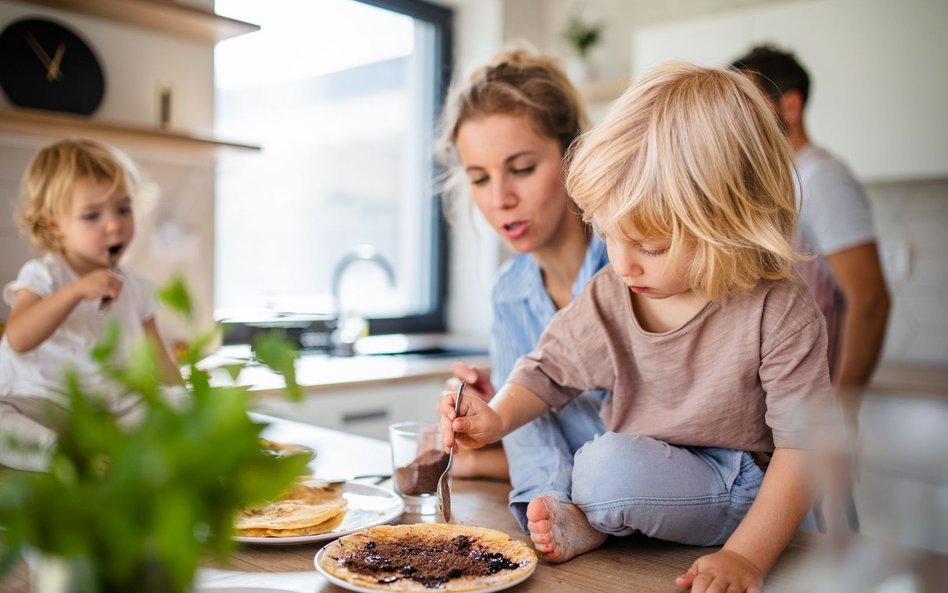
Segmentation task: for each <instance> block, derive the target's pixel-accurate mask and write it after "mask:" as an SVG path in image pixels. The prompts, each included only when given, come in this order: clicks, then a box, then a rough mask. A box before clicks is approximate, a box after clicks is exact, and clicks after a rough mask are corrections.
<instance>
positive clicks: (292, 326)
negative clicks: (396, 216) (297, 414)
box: [220, 0, 454, 350]
mask: <svg viewBox="0 0 948 593" xmlns="http://www.w3.org/2000/svg"><path fill="white" fill-rule="evenodd" d="M355 1H357V2H360V3H362V4H366V5H369V6H374V7H376V8H381V9H383V10H388V11H391V12H394V13H398V14H402V15H405V16H408V17H411V18H413V19H418V20H421V21H425V22H427V23H429V24H431V25H433V28H434V51H433V53H434V55H433V56H432V58H433V60H432V61H433V62H434V63H435V72H433V73H432V74H433V76H432V78H433V83H434V84H433V85H432V87H431V93H433V95H432V96H430V99H431V105H432V107H433V113H432V120H433V121H434V122H435V126H437V122H438V121H439V118H440V115H441V111H442V109H443V106H444V100H445V97H446V95H447V90H448V87H449V85H450V82H451V74H452V72H453V67H454V60H453V58H454V52H453V16H454V11H453V10H452V9H451V8H449V7H445V6H439V5H435V4H432V3H430V2H426V1H425V0H355ZM419 133H430V134H431V135H432V137H433V136H434V135H435V133H436V130H435V129H431V130H419ZM429 158H430V162H431V163H432V167H431V171H432V178H431V179H430V187H431V188H432V193H431V196H430V200H431V203H430V206H431V207H430V208H429V209H428V215H429V216H430V221H429V222H430V224H429V225H427V227H426V228H427V232H429V233H430V242H429V244H430V245H431V249H430V253H429V256H430V264H431V265H430V270H429V290H430V293H429V299H428V302H429V303H430V304H431V308H430V309H429V310H428V311H426V312H424V313H419V314H409V315H402V316H397V317H371V316H370V317H367V318H366V322H367V323H368V334H369V335H381V334H419V333H445V332H446V331H447V295H448V275H449V261H450V252H451V249H450V242H449V236H448V225H447V221H446V219H445V215H444V208H443V198H442V192H441V191H440V190H439V188H438V182H437V180H438V179H439V178H440V173H441V167H440V165H439V164H438V163H437V159H436V158H435V155H434V151H432V154H431V155H429ZM220 321H221V322H222V323H224V324H225V325H227V326H228V331H227V332H226V335H225V338H224V343H225V344H238V343H247V342H249V341H251V340H252V337H253V336H254V335H255V334H256V333H257V332H258V331H259V329H260V328H265V327H279V328H283V329H284V330H286V331H287V332H288V334H289V336H290V337H291V339H294V340H297V341H300V342H301V346H303V344H302V341H301V340H300V337H301V336H302V334H310V335H323V336H327V338H326V339H327V340H328V335H329V334H330V333H331V332H332V331H333V330H334V329H335V328H336V325H337V323H338V321H339V320H338V319H336V318H335V316H326V315H321V314H315V315H309V314H299V315H296V314H292V313H283V314H279V315H277V316H276V317H274V318H272V319H266V320H264V319H254V320H252V321H250V320H248V319H247V318H246V317H244V315H242V314H240V313H239V312H238V313H237V315H235V316H234V317H230V318H227V319H221V320H220ZM316 342H317V343H318V342H320V340H319V339H317V340H316ZM327 344H328V342H327ZM304 347H308V346H304ZM314 348H315V349H317V350H318V349H323V348H324V346H322V345H317V346H315V347H314Z"/></svg>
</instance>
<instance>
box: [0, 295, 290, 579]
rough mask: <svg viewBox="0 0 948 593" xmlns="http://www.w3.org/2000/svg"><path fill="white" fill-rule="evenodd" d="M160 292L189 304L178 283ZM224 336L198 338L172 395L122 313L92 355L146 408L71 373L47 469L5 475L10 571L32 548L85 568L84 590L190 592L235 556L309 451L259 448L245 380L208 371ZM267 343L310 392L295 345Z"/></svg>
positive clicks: (5, 551)
mask: <svg viewBox="0 0 948 593" xmlns="http://www.w3.org/2000/svg"><path fill="white" fill-rule="evenodd" d="M162 300H163V301H164V302H166V303H169V304H170V305H171V306H173V307H174V308H176V310H178V311H180V312H182V313H185V314H187V315H190V313H191V303H190V297H188V295H187V290H186V288H185V287H184V284H183V282H181V281H180V280H177V281H176V282H174V283H172V284H171V285H170V286H169V287H168V288H166V289H165V290H163V292H162ZM214 341H215V333H214V332H207V333H205V334H201V335H198V337H196V338H195V339H193V340H192V341H191V344H190V346H189V348H188V353H187V354H186V356H187V363H188V365H189V366H190V368H191V375H190V378H189V381H188V384H189V387H190V391H189V395H188V397H187V398H186V399H185V400H184V401H180V402H175V403H174V404H173V405H172V404H171V403H170V402H169V401H168V400H167V393H166V391H165V389H164V387H163V386H162V383H161V372H160V371H161V367H160V364H159V358H158V352H157V351H156V350H155V349H154V348H153V347H152V346H151V345H150V344H149V343H148V342H147V341H145V340H143V341H141V342H140V343H136V344H135V345H134V346H133V347H132V348H131V349H129V350H128V351H123V350H122V349H121V348H122V346H121V344H122V342H121V340H120V336H119V331H118V326H117V324H110V325H109V326H108V330H107V332H106V335H105V338H104V339H103V340H102V341H101V342H100V343H99V344H97V345H96V346H95V348H94V350H93V358H94V360H95V361H96V362H97V364H99V366H100V368H101V369H102V373H103V375H104V376H105V377H107V378H109V379H111V380H112V382H114V383H116V384H118V385H119V386H123V387H124V388H125V389H126V390H127V391H128V392H129V396H128V397H135V398H137V400H138V401H137V407H136V410H135V411H136V419H135V420H134V421H129V419H128V418H120V417H119V416H118V415H117V414H116V412H115V411H114V410H115V409H117V407H116V406H115V405H114V404H115V401H114V398H109V397H105V396H104V395H103V394H101V393H98V392H96V391H95V390H94V389H92V388H90V386H89V385H84V384H83V383H82V382H81V380H80V378H79V376H78V375H77V374H75V373H68V374H66V376H65V377H64V384H63V390H62V393H63V395H64V397H65V398H66V400H67V401H68V403H69V406H68V410H67V411H66V412H61V413H60V415H59V417H57V418H55V419H52V418H51V419H50V423H51V425H52V426H53V427H54V428H55V430H56V432H57V444H56V447H55V450H54V451H53V453H52V456H51V461H50V463H51V465H50V471H49V472H48V473H40V474H22V475H21V474H14V475H10V476H7V475H2V476H0V477H2V479H0V525H2V526H4V528H5V529H2V530H0V541H2V542H3V546H2V556H0V574H2V571H3V570H4V569H8V568H9V566H10V565H11V563H13V562H14V561H15V558H16V554H17V553H18V552H19V551H20V550H22V549H25V548H27V547H28V548H32V549H34V550H38V551H41V552H42V553H44V554H48V555H51V556H56V557H59V558H62V559H65V560H66V561H67V562H68V563H69V564H70V566H72V567H74V568H76V569H77V570H79V573H77V574H76V575H74V576H75V577H76V578H77V579H79V580H78V581H76V582H77V583H79V584H78V585H77V586H78V587H80V588H82V590H90V591H91V590H98V591H133V590H134V591H147V592H150V591H162V592H163V593H164V592H171V593H177V592H183V591H186V590H188V585H189V583H190V582H191V581H192V580H193V578H194V574H195V571H196V568H197V565H198V562H199V561H200V559H201V558H202V555H203V554H204V553H206V552H213V553H214V554H216V555H218V557H219V558H224V557H226V555H227V554H229V553H230V552H231V551H232V550H233V547H234V542H233V540H232V538H231V534H232V532H233V518H234V515H235V513H236V512H237V511H238V509H241V508H244V507H246V506H248V505H252V504H256V503H259V502H261V501H263V500H266V499H268V498H271V497H273V496H276V495H277V494H279V493H280V492H282V491H284V490H285V489H286V488H287V487H288V486H289V485H290V484H291V483H292V481H293V480H294V479H295V478H297V477H298V476H300V475H302V473H303V472H305V471H306V464H307V461H308V459H307V458H306V457H305V456H293V457H288V458H284V459H275V458H272V457H270V456H267V455H265V454H264V453H263V452H262V450H261V446H260V441H259V435H260V431H261V430H262V428H263V427H262V426H261V425H260V424H257V423H255V422H253V421H252V420H251V419H250V417H249V416H248V409H249V406H250V405H251V402H252V398H253V396H252V394H251V393H250V392H249V390H248V388H246V387H240V386H231V387H215V386H212V385H211V384H210V382H209V379H208V376H207V374H206V373H204V372H202V371H200V370H198V367H197V363H198V362H199V361H200V358H201V356H203V352H204V350H205V349H207V348H209V347H210V346H211V345H212V344H213V343H214ZM256 347H257V357H258V359H260V360H261V361H262V362H265V364H268V365H269V366H271V368H273V369H274V370H275V371H277V372H279V373H281V374H282V375H283V376H284V378H285V379H286V383H287V393H288V394H291V395H292V396H293V397H295V398H299V397H301V396H302V392H301V390H300V388H299V386H298V385H297V383H296V375H295V369H294V363H295V360H296V351H295V349H294V347H293V345H292V344H291V343H290V342H289V341H288V340H286V339H285V338H284V337H283V336H280V335H276V334H273V335H268V336H264V337H263V338H262V339H261V340H259V341H258V343H257V346H256ZM228 370H229V371H230V372H239V369H234V368H232V369H228ZM124 401H125V400H123V402H124ZM118 407H124V408H126V409H127V407H128V405H127V404H126V405H124V406H118Z"/></svg>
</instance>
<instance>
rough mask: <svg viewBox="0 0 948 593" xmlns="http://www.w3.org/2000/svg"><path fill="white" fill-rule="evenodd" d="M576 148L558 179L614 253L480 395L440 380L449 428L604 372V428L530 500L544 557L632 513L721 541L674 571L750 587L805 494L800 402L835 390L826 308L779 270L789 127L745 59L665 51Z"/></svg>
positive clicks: (524, 406) (503, 425) (504, 429)
mask: <svg viewBox="0 0 948 593" xmlns="http://www.w3.org/2000/svg"><path fill="white" fill-rule="evenodd" d="M571 157H572V158H571V161H570V166H569V172H568V176H567V189H568V191H569V193H570V195H571V196H572V198H573V199H574V200H575V201H576V203H577V205H578V206H579V207H580V208H581V209H582V211H583V215H584V217H585V219H586V220H587V221H589V222H591V223H592V224H593V225H594V227H595V228H596V229H597V231H598V232H599V233H600V234H601V235H602V237H603V238H604V239H605V242H606V245H607V249H608V253H609V260H610V262H611V264H612V270H608V269H604V270H602V271H601V272H599V273H598V274H597V275H596V276H595V277H594V278H593V279H592V280H591V281H590V283H589V284H588V285H587V287H586V288H585V289H584V290H583V292H582V293H580V294H579V296H577V297H576V299H575V300H574V301H573V302H572V303H571V304H570V305H568V306H567V307H565V308H564V309H563V310H561V312H560V313H559V314H558V315H557V317H556V318H555V319H554V320H553V322H552V324H551V325H550V326H549V328H548V329H547V331H546V332H545V333H544V334H543V336H542V338H541V339H540V342H539V344H538V345H537V347H536V350H535V351H534V352H533V353H531V354H529V355H526V356H524V357H522V358H521V359H520V360H519V361H518V363H517V365H516V367H515V368H514V370H513V372H512V373H511V374H510V376H509V378H508V380H507V383H506V384H505V385H504V386H503V388H502V389H501V390H500V391H499V392H498V393H497V395H496V396H495V397H494V398H493V399H492V400H491V401H490V403H489V404H487V403H485V402H483V401H482V400H481V399H479V398H476V397H470V398H463V399H462V402H461V407H460V411H459V413H458V414H455V412H454V398H455V394H454V393H449V394H445V396H444V397H443V398H442V401H441V412H442V414H443V418H442V436H443V440H444V445H445V447H446V448H447V449H450V448H451V447H453V446H454V445H455V442H457V443H458V444H459V445H460V446H462V447H480V446H482V445H485V444H487V443H493V442H496V441H497V440H499V439H500V438H501V437H503V436H504V435H506V434H508V433H509V432H510V431H512V430H514V429H516V428H517V427H519V426H522V425H523V424H525V423H527V422H529V421H530V420H532V419H533V418H536V417H537V416H539V415H541V414H543V413H544V412H546V411H547V410H549V409H551V408H552V409H554V410H555V409H559V408H561V407H563V406H565V405H567V404H568V403H569V402H570V401H572V399H573V398H574V397H576V396H577V394H579V393H582V392H584V391H588V390H604V391H606V392H608V393H609V395H608V396H607V398H606V400H605V402H604V404H603V408H602V418H603V420H604V422H605V426H606V432H605V433H604V434H602V435H600V436H597V437H595V438H594V439H593V440H591V441H589V442H587V443H586V444H585V445H584V446H583V447H582V448H581V449H580V450H579V451H578V452H577V453H576V455H575V459H574V467H573V486H572V492H571V494H572V500H571V501H570V502H563V501H559V500H556V499H554V498H552V497H549V496H540V497H537V498H535V499H533V500H532V501H531V502H530V503H529V505H528V508H527V518H528V521H529V523H528V529H529V531H530V535H531V539H532V540H533V542H534V543H535V545H536V548H537V550H538V551H539V552H540V554H541V556H542V557H543V558H544V559H545V560H547V561H549V562H563V561H566V560H569V559H570V558H573V557H575V556H577V555H579V554H582V553H584V552H587V551H590V550H592V549H595V548H597V547H599V546H600V545H602V544H603V542H604V541H605V540H606V538H607V537H608V535H610V534H611V535H616V536H625V535H630V534H632V533H635V532H641V533H643V534H645V535H647V536H650V537H655V538H660V539H665V540H669V541H673V542H679V543H683V544H690V545H700V546H719V545H722V544H723V547H722V548H721V549H720V550H719V551H716V552H713V553H710V554H707V555H704V556H702V557H700V558H698V559H697V560H696V561H695V562H694V564H693V565H692V566H691V568H690V569H689V570H688V571H687V572H686V573H685V574H684V575H681V576H680V577H679V578H678V579H677V581H676V583H677V585H678V586H680V587H685V588H691V589H692V591H694V592H696V593H704V592H705V591H725V590H727V591H746V592H752V591H759V590H760V587H761V586H762V584H763V579H764V576H765V575H766V574H767V573H768V571H769V570H770V568H771V566H772V565H773V564H774V562H775V561H776V559H777V558H778V556H779V555H780V553H781V552H782V551H783V549H784V548H785V547H786V546H787V544H788V543H789V541H790V539H791V538H792V536H793V535H794V533H795V532H796V531H797V529H798V528H799V527H800V525H801V523H802V521H803V519H804V517H805V515H806V514H807V511H808V510H809V509H810V508H811V505H812V504H813V501H814V492H813V491H814V488H813V485H812V484H811V483H810V478H809V474H808V463H807V454H806V452H805V449H807V448H808V444H809V439H808V434H807V426H806V419H805V418H804V414H803V413H802V412H803V411H804V410H807V409H809V407H810V406H814V407H815V406H817V405H825V404H827V403H828V402H831V401H832V399H831V391H830V390H831V386H830V381H829V373H828V368H827V358H826V328H825V325H824V321H823V317H822V315H821V314H820V311H819V309H818V308H817V306H816V304H815V303H814V302H813V299H812V297H811V296H810V294H809V292H808V290H807V287H806V286H805V285H804V284H802V283H801V282H799V281H798V279H797V278H796V277H795V276H794V275H793V272H792V271H791V267H792V264H793V263H794V261H795V260H796V259H797V258H798V256H797V254H796V253H795V252H794V251H793V249H792V247H791V245H790V241H791V237H792V235H793V231H794V225H795V223H796V220H797V211H796V208H795V201H794V185H793V178H792V154H791V152H790V148H789V146H788V144H787V141H786V139H785V137H784V135H783V133H782V132H781V130H780V128H779V125H778V123H777V121H776V120H775V118H774V116H773V113H772V111H771V109H770V107H769V106H768V104H767V102H766V100H765V99H764V97H763V96H762V95H761V93H760V91H759V90H758V89H757V88H756V87H755V86H754V84H753V83H752V82H751V81H749V80H748V79H746V78H745V77H744V76H742V75H740V74H738V73H736V72H731V71H726V70H721V69H713V68H701V67H697V66H693V65H689V64H684V63H669V64H666V65H663V66H661V67H659V68H658V69H656V70H654V71H653V72H651V73H650V74H648V75H646V76H645V77H644V78H643V79H641V80H640V81H639V82H638V83H636V84H635V85H633V86H632V87H631V88H629V89H628V90H627V91H626V92H625V94H624V95H623V96H622V97H621V98H620V99H619V100H618V101H617V102H616V104H615V105H614V106H613V107H612V109H611V110H610V111H609V113H608V114H607V115H606V118H605V120H604V121H603V122H602V123H601V124H600V125H598V126H596V127H595V128H593V129H592V130H591V131H589V132H587V133H586V134H584V135H583V136H582V137H581V138H580V140H579V141H578V144H576V145H574V147H573V149H572V154H571ZM452 431H453V432H452ZM455 433H456V434H455Z"/></svg>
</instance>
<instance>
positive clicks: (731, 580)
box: [675, 550, 764, 593]
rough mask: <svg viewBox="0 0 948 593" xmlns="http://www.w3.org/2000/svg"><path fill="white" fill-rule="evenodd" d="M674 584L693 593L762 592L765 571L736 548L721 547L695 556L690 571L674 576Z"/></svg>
mask: <svg viewBox="0 0 948 593" xmlns="http://www.w3.org/2000/svg"><path fill="white" fill-rule="evenodd" d="M675 584H676V585H678V586H679V587H681V588H682V589H691V593H705V592H706V591H721V592H724V591H727V593H761V587H763V585H764V574H763V572H761V571H760V570H759V569H758V568H757V567H756V566H754V565H753V564H752V563H751V561H750V560H748V559H747V558H744V557H743V556H741V555H740V554H738V553H737V552H732V551H731V550H720V551H718V552H715V553H714V554H708V555H706V556H702V557H700V558H698V559H697V560H695V561H694V564H692V565H691V568H689V569H688V572H686V573H685V574H683V575H681V576H680V577H678V578H677V579H675Z"/></svg>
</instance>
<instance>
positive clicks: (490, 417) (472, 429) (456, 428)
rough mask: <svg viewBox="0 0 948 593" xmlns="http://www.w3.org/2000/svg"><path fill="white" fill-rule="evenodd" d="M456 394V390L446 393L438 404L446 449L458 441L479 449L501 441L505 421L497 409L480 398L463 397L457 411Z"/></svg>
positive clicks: (442, 438) (463, 444)
mask: <svg viewBox="0 0 948 593" xmlns="http://www.w3.org/2000/svg"><path fill="white" fill-rule="evenodd" d="M464 395H465V396H467V387H465V388H464ZM456 397H457V390H456V389H455V390H449V391H445V392H443V394H442V396H441V403H440V404H439V407H438V413H439V414H440V415H441V440H442V441H443V442H444V450H445V451H446V452H447V451H450V450H451V448H452V447H454V445H455V441H457V444H459V445H461V446H462V447H465V448H468V449H476V448H478V447H483V446H484V445H487V444H490V443H493V442H496V441H498V440H500V436H498V435H500V434H501V432H500V430H501V421H500V416H498V415H497V412H495V411H494V410H493V409H491V407H490V406H488V405H487V404H486V403H484V401H483V400H481V399H480V398H479V397H462V398H461V408H460V410H458V413H457V414H455V413H454V401H455V398H456ZM455 416H457V418H455Z"/></svg>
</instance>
